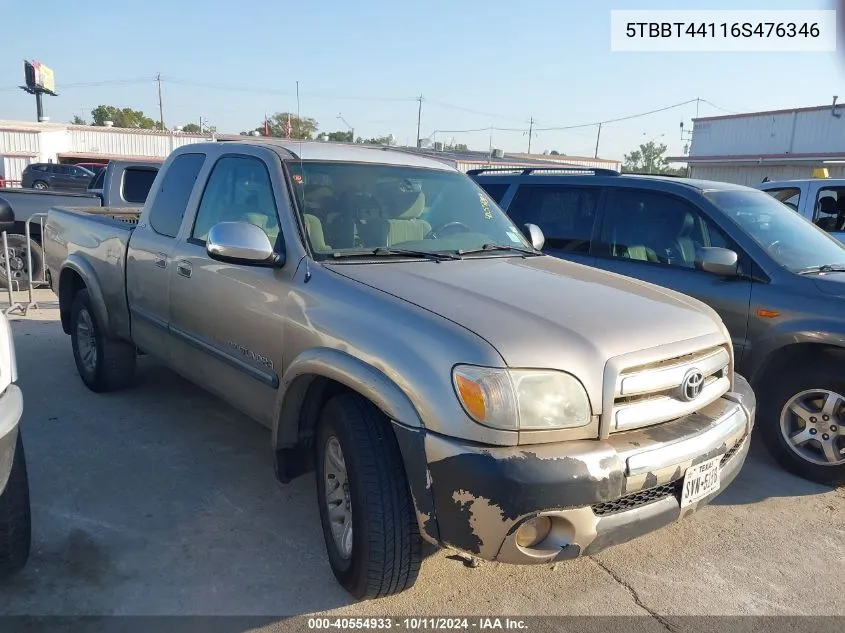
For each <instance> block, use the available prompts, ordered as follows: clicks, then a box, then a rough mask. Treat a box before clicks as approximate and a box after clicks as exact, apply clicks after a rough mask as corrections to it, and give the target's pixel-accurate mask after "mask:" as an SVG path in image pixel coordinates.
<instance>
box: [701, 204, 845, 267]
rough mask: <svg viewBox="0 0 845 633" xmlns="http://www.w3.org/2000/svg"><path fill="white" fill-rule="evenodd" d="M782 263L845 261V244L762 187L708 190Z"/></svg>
mask: <svg viewBox="0 0 845 633" xmlns="http://www.w3.org/2000/svg"><path fill="white" fill-rule="evenodd" d="M704 195H705V197H707V198H708V199H709V200H710V201H711V202H712V203H713V204H715V205H716V206H717V207H719V209H721V210H722V211H723V212H724V213H725V214H726V215H727V216H728V217H729V218H730V219H732V220H733V221H734V222H736V223H737V224H738V225H739V226H740V227H742V229H743V230H744V231H745V232H746V233H747V234H748V235H749V236H750V237H751V238H752V239H753V240H754V241H755V242H757V243H758V244H759V245H760V246H762V247H763V248H764V249H766V252H767V253H768V254H769V255H770V256H771V257H772V259H774V260H775V261H776V262H777V263H778V264H780V265H781V266H783V267H784V268H787V269H789V270H791V271H793V272H799V271H804V270H808V269H812V268H818V267H824V266H829V265H842V264H845V247H844V246H843V245H842V244H841V243H840V242H838V241H837V240H835V239H834V238H832V237H831V236H830V235H828V234H827V233H825V232H824V231H823V230H822V229H820V228H818V227H817V226H816V225H814V224H813V223H812V222H810V221H809V220H807V219H805V218H804V217H803V216H801V215H799V214H798V213H796V212H795V211H793V210H792V209H791V208H789V207H788V206H786V205H785V204H783V203H781V202H778V201H777V200H776V199H775V198H773V197H772V196H770V195H769V194H767V193H764V192H762V191H745V190H740V189H732V190H722V191H706V192H704Z"/></svg>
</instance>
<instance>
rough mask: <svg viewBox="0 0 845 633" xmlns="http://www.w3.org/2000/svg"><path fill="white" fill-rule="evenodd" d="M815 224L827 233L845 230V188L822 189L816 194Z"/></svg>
mask: <svg viewBox="0 0 845 633" xmlns="http://www.w3.org/2000/svg"><path fill="white" fill-rule="evenodd" d="M813 222H814V223H815V224H816V226H818V227H819V228H821V229H824V230H825V231H842V230H845V187H822V188H821V189H819V192H818V194H816V200H815V206H814V208H813Z"/></svg>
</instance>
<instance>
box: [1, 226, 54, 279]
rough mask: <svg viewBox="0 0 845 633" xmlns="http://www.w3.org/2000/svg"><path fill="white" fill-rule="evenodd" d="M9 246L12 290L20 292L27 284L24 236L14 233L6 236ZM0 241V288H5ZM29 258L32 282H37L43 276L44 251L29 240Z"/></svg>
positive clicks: (4, 259) (33, 241)
mask: <svg viewBox="0 0 845 633" xmlns="http://www.w3.org/2000/svg"><path fill="white" fill-rule="evenodd" d="M6 243H7V244H8V246H9V274H10V275H11V279H12V282H13V283H12V290H22V289H24V288H26V284H27V283H28V275H27V270H28V269H29V260H28V259H27V256H26V236H25V235H18V234H14V233H7V234H6ZM2 245H3V244H2V241H0V286H2V287H4V288H7V287H8V285H9V281H8V279H7V277H6V253H5V252H4V251H3V249H2ZM29 248H30V257H31V258H32V280H33V281H38V280H39V279H41V278H42V277H43V276H44V251H42V250H41V247H40V246H39V245H38V242H36V241H35V240H32V239H31V240H29Z"/></svg>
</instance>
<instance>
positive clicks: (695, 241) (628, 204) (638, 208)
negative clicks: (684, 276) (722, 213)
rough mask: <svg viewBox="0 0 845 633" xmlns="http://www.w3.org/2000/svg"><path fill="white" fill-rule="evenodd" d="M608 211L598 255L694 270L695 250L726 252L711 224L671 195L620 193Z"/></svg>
mask: <svg viewBox="0 0 845 633" xmlns="http://www.w3.org/2000/svg"><path fill="white" fill-rule="evenodd" d="M773 204H774V202H773ZM607 208H608V210H607V212H606V214H605V220H604V222H603V226H602V232H601V241H602V244H601V249H600V252H601V254H602V255H605V256H609V257H617V258H622V259H634V260H639V261H644V262H652V263H655V264H664V265H667V266H679V267H683V268H694V267H695V260H696V251H697V249H699V248H702V247H712V246H717V247H722V248H725V247H727V246H728V239H727V237H726V236H725V235H724V233H723V232H722V231H721V230H720V229H719V228H718V227H716V226H715V225H714V224H713V222H712V221H710V220H709V219H708V218H707V217H706V216H704V215H703V214H702V213H701V212H700V211H699V210H698V209H696V208H695V207H694V206H693V205H691V204H689V203H687V202H685V201H683V200H680V199H679V198H675V197H674V196H671V195H668V194H664V193H659V192H653V191H638V190H617V191H614V192H613V194H612V196H611V199H610V202H609V203H608V206H607Z"/></svg>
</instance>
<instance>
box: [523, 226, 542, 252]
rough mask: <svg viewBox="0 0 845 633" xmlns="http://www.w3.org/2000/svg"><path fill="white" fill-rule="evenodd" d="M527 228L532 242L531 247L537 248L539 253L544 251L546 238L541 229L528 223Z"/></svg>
mask: <svg viewBox="0 0 845 633" xmlns="http://www.w3.org/2000/svg"><path fill="white" fill-rule="evenodd" d="M525 228H526V230H527V231H528V237H529V239H530V240H531V246H533V247H534V248H536V249H537V250H538V251H541V250H543V246H544V245H545V243H546V236H545V235H543V231H542V230H541V229H540V227H539V226H537V225H536V224H531V223H528V224H526V225H525Z"/></svg>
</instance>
